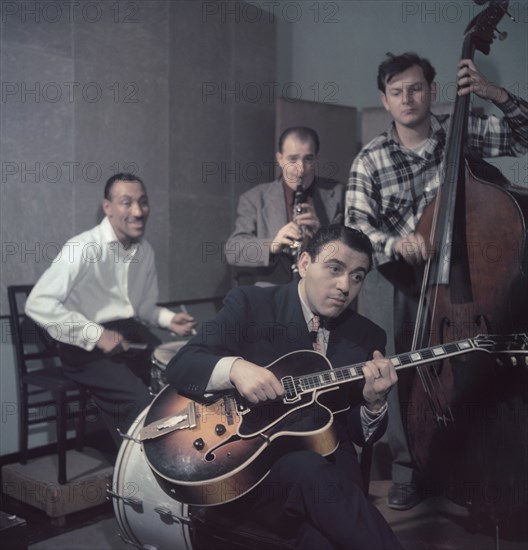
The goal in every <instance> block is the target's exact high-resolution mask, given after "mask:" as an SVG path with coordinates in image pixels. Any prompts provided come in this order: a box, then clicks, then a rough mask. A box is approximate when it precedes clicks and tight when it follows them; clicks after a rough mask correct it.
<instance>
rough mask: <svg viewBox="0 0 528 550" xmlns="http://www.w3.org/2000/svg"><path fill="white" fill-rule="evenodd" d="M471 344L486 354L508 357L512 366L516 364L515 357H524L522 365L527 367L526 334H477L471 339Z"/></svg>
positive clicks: (527, 344)
mask: <svg viewBox="0 0 528 550" xmlns="http://www.w3.org/2000/svg"><path fill="white" fill-rule="evenodd" d="M473 343H474V344H475V346H476V347H477V348H478V349H481V350H483V351H486V352H488V353H493V354H507V355H510V356H511V361H512V363H513V364H514V365H516V364H517V359H516V357H515V356H516V355H524V356H525V358H524V363H525V364H526V365H528V335H527V334H524V333H521V334H479V335H478V336H475V338H473Z"/></svg>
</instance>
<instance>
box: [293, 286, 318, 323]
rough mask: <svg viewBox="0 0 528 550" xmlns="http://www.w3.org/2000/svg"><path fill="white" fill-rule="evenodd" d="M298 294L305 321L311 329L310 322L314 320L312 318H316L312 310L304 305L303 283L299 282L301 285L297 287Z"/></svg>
mask: <svg viewBox="0 0 528 550" xmlns="http://www.w3.org/2000/svg"><path fill="white" fill-rule="evenodd" d="M297 294H298V295H299V301H300V302H301V308H302V312H303V316H304V321H305V323H306V325H307V326H308V327H310V321H311V320H312V317H313V316H314V313H313V312H312V311H311V310H310V308H309V307H308V306H307V305H306V304H305V303H304V300H303V299H302V296H301V281H299V284H298V285H297Z"/></svg>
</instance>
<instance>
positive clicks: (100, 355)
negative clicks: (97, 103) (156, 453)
mask: <svg viewBox="0 0 528 550" xmlns="http://www.w3.org/2000/svg"><path fill="white" fill-rule="evenodd" d="M102 206H103V210H104V213H105V214H106V217H105V218H104V219H103V221H102V222H101V223H100V224H99V225H97V226H96V227H94V228H92V229H90V230H88V231H85V232H84V233H81V234H80V235H77V236H75V237H73V238H72V239H70V240H69V241H68V242H66V243H65V244H64V246H63V248H62V250H61V252H60V254H59V255H58V256H57V258H55V260H54V261H53V263H52V264H51V265H50V267H49V268H48V269H47V270H46V271H45V272H44V274H43V275H42V276H41V278H40V279H39V281H38V282H37V284H36V285H35V287H34V288H33V290H32V292H31V294H30V295H29V297H28V300H27V304H26V313H27V314H28V315H29V316H30V317H31V318H32V319H33V320H34V321H35V322H36V323H38V324H39V325H40V326H42V327H43V328H44V329H45V330H46V331H47V332H48V334H49V335H50V336H51V337H52V338H54V339H55V340H58V341H59V345H58V347H59V354H60V356H61V359H62V361H63V364H64V372H65V374H66V375H67V376H69V377H70V378H72V379H73V380H75V381H76V382H79V383H80V384H82V385H84V386H86V387H88V388H89V390H90V392H91V394H92V396H93V398H94V400H95V402H96V404H97V406H98V407H99V409H100V410H101V413H102V417H103V420H104V421H105V424H106V426H107V427H108V429H109V430H110V433H111V434H112V437H113V438H114V441H115V442H116V444H117V445H119V444H120V441H121V438H120V436H119V432H118V430H120V431H121V432H122V433H126V431H127V430H128V428H129V426H130V424H131V423H132V422H133V420H134V418H135V417H136V416H137V415H138V414H139V412H140V411H141V410H142V409H143V408H145V407H146V406H147V405H148V404H149V402H150V400H151V396H150V394H149V391H148V388H147V385H146V381H147V380H148V364H149V360H150V350H149V348H150V349H152V347H153V346H156V345H158V344H159V343H160V341H159V339H157V338H156V337H155V336H154V335H153V334H151V333H150V331H148V329H147V328H146V326H145V325H144V324H143V323H148V324H151V325H157V326H160V327H162V328H166V329H168V330H170V331H172V332H174V333H176V334H178V335H180V336H188V335H190V334H191V331H192V329H193V327H194V325H195V322H194V319H193V318H192V317H191V316H189V315H188V314H186V313H174V312H172V311H170V310H169V309H167V308H164V307H159V306H157V305H156V302H157V300H158V281H157V274H156V267H155V263H154V251H153V249H152V247H151V246H150V244H149V243H148V242H147V241H146V240H145V239H143V238H142V237H143V233H144V231H145V226H146V222H147V218H148V215H149V208H150V207H149V202H148V197H147V192H146V189H145V185H144V183H143V182H142V181H141V179H139V178H138V177H137V176H135V175H133V174H126V173H121V174H116V175H115V176H113V177H111V178H110V179H109V180H108V181H107V183H106V186H105V192H104V199H103V203H102ZM138 344H139V346H137V345H138ZM145 344H146V346H145ZM135 347H136V348H137V347H140V348H141V347H142V348H144V349H139V350H138V349H134V348H135Z"/></svg>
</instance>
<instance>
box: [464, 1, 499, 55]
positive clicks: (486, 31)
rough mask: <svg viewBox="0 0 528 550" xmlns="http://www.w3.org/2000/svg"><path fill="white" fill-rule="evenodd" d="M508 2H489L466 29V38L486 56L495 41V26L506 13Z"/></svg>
mask: <svg viewBox="0 0 528 550" xmlns="http://www.w3.org/2000/svg"><path fill="white" fill-rule="evenodd" d="M508 2H509V0H489V4H490V5H489V6H488V7H487V8H486V9H485V10H483V11H482V12H481V13H479V14H478V15H476V16H475V17H474V18H473V19H472V20H471V21H470V22H469V24H468V26H467V27H466V30H465V33H464V34H465V36H466V38H470V39H471V41H472V42H473V45H474V46H475V48H476V49H477V50H479V51H481V52H482V53H484V54H486V55H487V54H488V53H489V51H490V46H491V44H492V42H493V40H494V39H495V31H496V30H497V24H498V23H499V21H500V20H501V19H502V18H503V16H504V15H505V14H506V13H508ZM477 3H478V4H481V3H483V2H477Z"/></svg>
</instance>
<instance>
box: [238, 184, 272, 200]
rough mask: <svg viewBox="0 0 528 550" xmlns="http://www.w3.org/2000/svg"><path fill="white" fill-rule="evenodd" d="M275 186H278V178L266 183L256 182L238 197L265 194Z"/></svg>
mask: <svg viewBox="0 0 528 550" xmlns="http://www.w3.org/2000/svg"><path fill="white" fill-rule="evenodd" d="M277 187H280V182H279V181H278V180H275V181H270V182H268V183H258V184H257V185H255V186H254V187H252V188H251V189H248V190H247V191H244V193H242V194H241V195H240V198H252V197H258V196H262V195H267V194H268V193H269V192H270V190H272V189H275V188H277Z"/></svg>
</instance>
